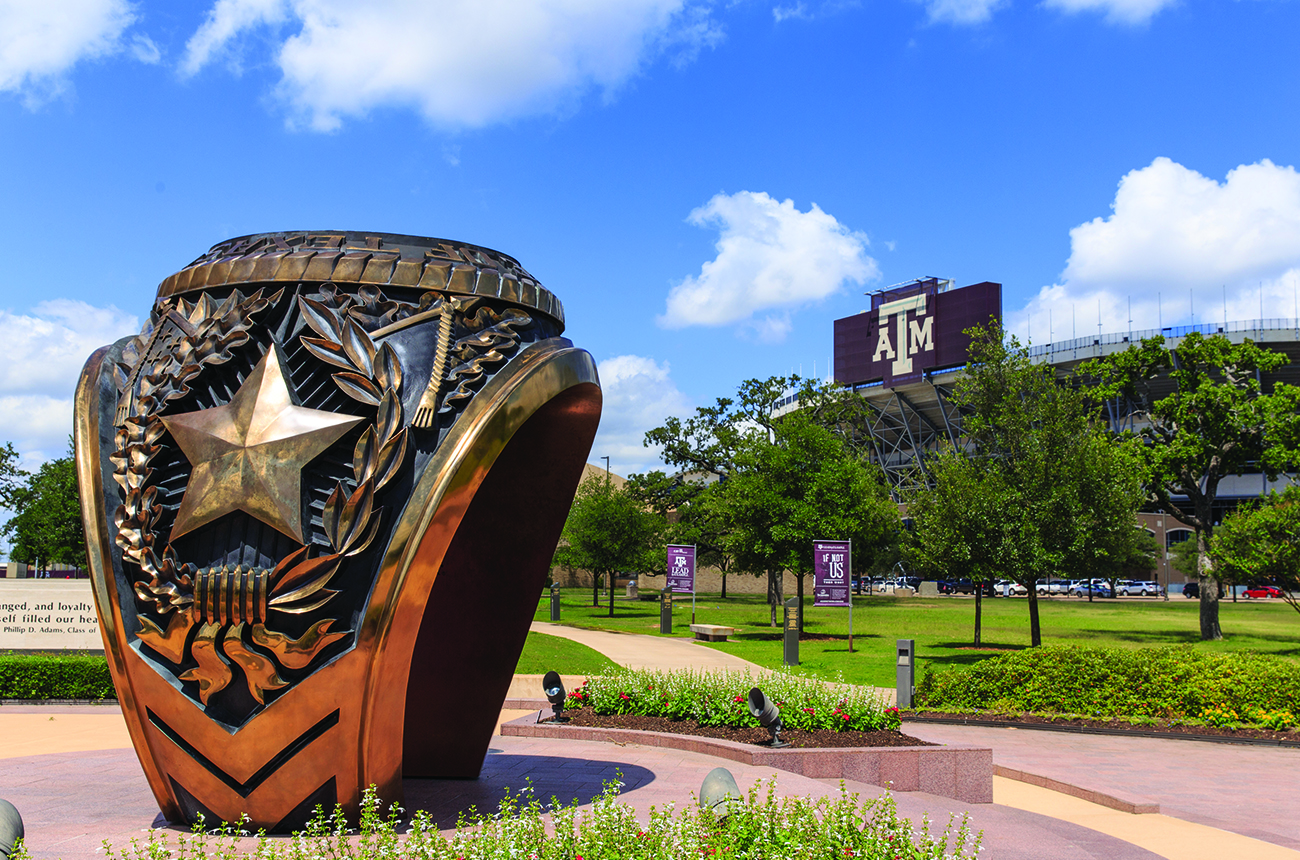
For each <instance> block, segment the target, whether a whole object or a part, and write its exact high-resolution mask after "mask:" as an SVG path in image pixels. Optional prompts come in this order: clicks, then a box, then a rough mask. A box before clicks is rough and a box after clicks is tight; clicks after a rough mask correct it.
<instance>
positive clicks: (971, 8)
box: [925, 0, 1006, 24]
mask: <svg viewBox="0 0 1300 860" xmlns="http://www.w3.org/2000/svg"><path fill="white" fill-rule="evenodd" d="M1005 2H1006V0H925V9H926V12H928V13H929V15H930V21H931V23H935V24H983V23H984V22H986V21H988V20H989V19H990V18H992V17H993V13H994V12H995V11H997V10H998V8H999V7H1001V6H1003V5H1004V4H1005Z"/></svg>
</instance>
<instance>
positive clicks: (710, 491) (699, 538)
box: [627, 471, 736, 600]
mask: <svg viewBox="0 0 1300 860" xmlns="http://www.w3.org/2000/svg"><path fill="white" fill-rule="evenodd" d="M627 490H628V492H629V493H631V494H632V495H633V496H634V497H635V498H636V499H637V500H638V501H640V502H641V503H642V504H644V505H645V506H646V507H648V508H650V509H651V510H653V511H655V512H656V513H658V514H659V515H660V516H662V517H663V518H664V521H665V523H666V524H667V530H666V533H665V539H666V540H667V541H668V542H669V543H673V544H683V545H693V546H694V547H695V552H696V555H695V559H696V563H697V564H698V565H699V566H700V567H712V568H715V569H716V570H717V571H718V573H720V574H721V576H722V599H723V600H726V599H727V576H728V574H731V573H734V572H736V564H735V561H736V560H735V556H734V554H733V553H732V552H731V550H730V549H729V548H728V541H727V537H728V535H730V534H731V531H732V527H731V523H730V521H729V519H728V517H727V514H726V508H725V506H724V505H723V504H722V503H721V502H722V500H721V485H720V483H719V482H718V481H712V482H709V481H706V480H702V479H698V478H696V479H689V480H688V479H687V478H686V477H685V476H683V475H681V474H678V475H673V476H669V475H665V474H664V473H663V472H660V471H652V472H645V473H643V474H637V475H631V476H629V477H628V482H627Z"/></svg>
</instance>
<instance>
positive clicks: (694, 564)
mask: <svg viewBox="0 0 1300 860" xmlns="http://www.w3.org/2000/svg"><path fill="white" fill-rule="evenodd" d="M696 549H697V547H696V546H695V544H691V568H692V569H691V623H692V624H694V623H695V574H696V573H698V571H697V570H696V569H695V568H696V567H697V565H696V563H695V552H696Z"/></svg>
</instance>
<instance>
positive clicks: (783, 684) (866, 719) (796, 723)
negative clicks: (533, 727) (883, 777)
mask: <svg viewBox="0 0 1300 860" xmlns="http://www.w3.org/2000/svg"><path fill="white" fill-rule="evenodd" d="M753 687H758V688H759V689H761V690H762V691H763V693H764V694H766V695H767V697H768V698H769V699H771V700H772V701H773V702H775V703H776V705H777V707H778V708H780V709H781V722H782V724H783V725H784V726H785V728H787V729H804V730H808V731H816V730H819V729H829V730H833V731H847V730H849V729H853V730H856V731H864V732H870V731H881V730H892V729H897V728H898V726H899V719H898V709H897V708H890V707H887V706H886V704H885V701H884V699H883V698H881V697H880V696H878V695H876V693H875V692H873V691H872V690H871V688H869V687H853V686H849V685H847V684H828V683H826V682H824V681H818V680H815V679H811V678H803V677H800V676H797V675H791V674H788V673H775V672H774V673H769V674H766V675H760V676H758V677H755V676H752V675H750V674H749V673H748V672H727V671H716V672H695V671H690V670H687V671H674V672H652V671H646V670H640V669H623V670H620V671H618V672H614V673H610V674H606V675H601V676H600V677H597V678H589V679H588V680H587V683H586V684H585V685H583V686H582V687H579V688H578V689H577V690H574V691H573V692H572V693H570V694H569V699H568V702H567V703H566V705H565V707H568V708H584V707H590V708H592V709H593V710H594V711H595V712H596V713H597V714H637V715H639V716H647V717H665V718H667V719H670V720H695V721H697V722H698V723H699V724H700V725H702V726H737V727H752V726H757V725H758V720H756V719H754V717H753V715H751V714H750V713H749V706H748V704H747V703H746V700H747V699H748V696H749V691H750V689H751V688H753Z"/></svg>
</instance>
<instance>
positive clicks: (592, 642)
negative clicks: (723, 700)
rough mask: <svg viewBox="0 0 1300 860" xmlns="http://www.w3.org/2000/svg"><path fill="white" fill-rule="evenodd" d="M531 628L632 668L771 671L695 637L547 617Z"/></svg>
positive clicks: (534, 623)
mask: <svg viewBox="0 0 1300 860" xmlns="http://www.w3.org/2000/svg"><path fill="white" fill-rule="evenodd" d="M529 629H530V630H532V631H533V632H534V633H546V634H548V635H550V636H559V637H560V638H561V639H570V640H572V641H574V642H577V643H579V644H581V645H586V646H587V647H588V648H591V649H594V650H596V651H599V652H600V653H602V654H604V655H605V656H606V657H608V658H609V659H611V660H613V661H614V662H615V663H617V664H619V665H620V666H626V667H628V668H629V669H738V670H740V671H745V670H748V671H750V672H754V673H760V672H766V671H767V670H766V669H764V668H763V667H762V666H759V665H758V664H756V663H751V662H749V661H748V660H742V659H740V658H739V657H733V656H732V655H730V654H726V653H724V652H722V651H718V650H715V649H713V648H709V647H708V646H706V645H701V644H699V643H697V642H696V641H695V640H694V639H688V638H681V639H677V638H670V637H667V636H644V635H642V634H640V633H610V632H608V631H605V630H583V629H581V628H578V627H566V626H564V625H563V624H551V623H549V622H545V621H534V622H533V626H532V627H531V628H529Z"/></svg>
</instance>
